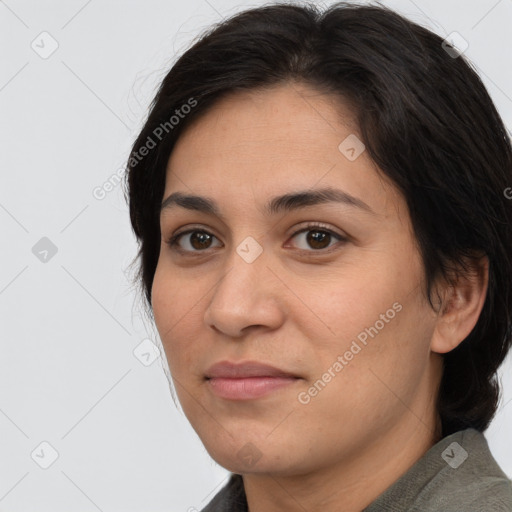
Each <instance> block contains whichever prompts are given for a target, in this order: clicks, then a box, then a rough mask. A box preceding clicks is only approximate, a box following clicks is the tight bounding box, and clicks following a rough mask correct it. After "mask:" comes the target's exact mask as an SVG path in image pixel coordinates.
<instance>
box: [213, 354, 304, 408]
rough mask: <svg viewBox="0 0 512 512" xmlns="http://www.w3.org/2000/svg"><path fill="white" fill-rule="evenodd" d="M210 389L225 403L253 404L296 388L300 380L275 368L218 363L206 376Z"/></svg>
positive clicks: (253, 363)
mask: <svg viewBox="0 0 512 512" xmlns="http://www.w3.org/2000/svg"><path fill="white" fill-rule="evenodd" d="M205 379H206V382H207V385H208V387H209V389H210V390H211V391H212V392H213V393H214V394H215V395H216V396H218V397H220V398H223V399H226V400H254V399H257V398H262V397H264V396H266V395H269V394H271V393H272V392H274V391H277V390H278V389H281V388H286V387H288V386H290V385H291V384H295V383H297V382H298V381H299V380H300V377H298V376H297V375H294V374H292V373H290V372H288V371H285V370H282V369H280V368H276V367H274V366H270V365H266V364H262V363H258V362H256V361H248V362H245V363H239V364H236V363H230V362H228V361H222V362H220V363H216V364H214V365H213V366H211V367H210V368H209V370H208V371H207V372H206V375H205Z"/></svg>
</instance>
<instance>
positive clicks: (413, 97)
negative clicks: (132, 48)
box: [125, 2, 512, 436]
mask: <svg viewBox="0 0 512 512" xmlns="http://www.w3.org/2000/svg"><path fill="white" fill-rule="evenodd" d="M442 43H443V40H442V38H441V37H439V36H438V35H436V34H434V33H433V32H431V31H429V30H427V29H425V28H423V27H421V26H419V25H417V24H415V23H413V22H411V21H409V20H407V19H406V18H404V17H402V16H400V15H399V14H397V13H395V12H394V11H392V10H389V9H387V8H385V7H381V6H367V5H366V6H365V5H356V4H354V3H350V4H349V3H345V2H340V3H338V4H335V5H333V6H330V7H329V8H328V9H327V10H325V11H324V12H322V11H320V10H319V9H318V7H316V6H315V5H312V4H304V5H283V4H275V5H267V6H264V7H260V8H256V9H250V10H247V11H244V12H241V13H239V14H237V15H235V16H233V17H231V18H230V19H227V20H225V21H223V22H221V23H219V24H218V25H216V26H213V27H211V29H209V30H208V31H207V32H206V33H204V34H203V35H202V36H201V37H200V38H199V39H198V40H197V41H195V42H194V44H193V45H192V46H191V47H190V49H188V50H187V51H186V52H185V53H184V54H183V55H182V56H181V57H180V58H179V59H178V60H177V61H176V63H175V64H174V65H173V66H172V69H171V70H170V71H169V72H168V74H167V75H166V76H165V78H164V80H163V82H162V84H161V86H160V88H159V90H158V93H157V95H156V97H155V99H154V100H153V102H152V104H151V107H150V112H149V116H148V118H147V121H146V123H145V125H144V127H143V129H142V131H141V132H140V134H139V136H138V137H137V140H136V141H135V143H134V145H133V148H132V151H131V153H130V157H129V160H128V166H127V171H128V172H127V174H126V176H127V180H126V184H125V185H126V190H127V192H125V194H126V195H127V200H128V201H129V208H130V218H131V223H132V227H133V231H134V233H135V235H136V237H137V241H138V242H139V252H138V254H137V258H136V260H137V261H138V262H139V264H140V266H139V270H138V274H137V278H136V279H137V283H139V285H140V287H141V292H142V295H143V296H144V298H145V300H146V302H147V304H146V305H147V306H148V308H149V310H151V288H152V283H153V277H154V274H155V269H156V265H157V262H158V257H159V251H160V223H159V214H160V205H161V202H162V199H163V193H164V188H165V175H166V174H165V172H166V165H167V162H168V160H169V157H170V154H171V151H172V149H173V147H174V145H175V143H176V141H177V140H178V137H179V135H180V133H181V132H182V131H183V129H184V128H185V127H187V126H189V125H190V123H191V122H192V121H194V120H195V119H198V118H199V117H200V116H202V115H204V114H205V113H206V112H207V111H208V109H209V108H211V107H212V106H213V105H214V104H215V103H216V102H217V101H219V99H221V98H222V97H223V96H225V95H226V94H231V93H234V92H236V91H240V90H246V89H258V88H259V89H262V88H265V87H271V86H275V85H279V84H285V83H289V82H292V81H293V82H299V83H303V84H306V85H309V86H311V87H313V88H315V89H316V90H319V91H320V92H325V93H328V94H331V95H333V96H337V97H338V98H339V99H340V100H341V101H346V102H349V104H350V105H351V106H352V108H353V109H354V111H355V113H356V114H357V121H358V126H359V128H360V134H361V137H362V139H363V142H364V144H365V145H366V149H367V151H368V152H369V155H370V157H371V158H372V159H373V160H374V162H375V163H376V164H377V165H378V167H379V168H380V169H381V170H382V171H383V172H384V173H385V174H386V175H387V176H388V177H389V178H390V179H391V180H392V181H393V182H394V184H395V185H396V186H397V187H398V189H399V190H400V191H401V193H402V194H403V196H404V197H405V199H406V201H407V205H408V208H409V214H410V218H411V221H412V224H413V227H414V233H415V236H416V239H417V242H418V247H419V248H420V252H421V255H422V259H423V263H424V267H425V277H426V282H427V289H426V290H425V293H426V295H427V296H428V298H429V301H430V304H431V305H432V301H431V298H430V297H431V291H432V285H433V283H434V282H435V280H436V279H437V278H438V277H439V276H442V277H445V278H447V279H449V278H450V276H452V274H453V272H452V270H453V269H457V268H458V269H459V270H462V271H464V270H465V269H466V265H465V262H466V261H467V258H470V259H471V258H473V257H474V256H475V255H477V254H479V253H485V254H486V255H487V257H488V258H489V262H490V266H489V286H488V292H487V297H486V300H485V304H484V307H483V310H482V313H481V315H480V318H479V320H478V322H477V324H476V326H475V328H474V329H473V331H472V332H471V333H470V335H469V336H468V337H467V338H466V339H465V340H464V341H463V342H462V343H461V344H460V345H459V346H458V347H457V348H456V349H454V350H453V351H451V352H449V353H447V354H445V355H444V356H443V358H444V372H443V377H442V381H441V385H440V390H439V396H438V403H437V408H438V412H439V414H440V417H441V421H442V429H443V436H446V435H449V434H451V433H453V432H455V431H457V430H461V429H464V428H468V427H473V428H475V429H477V430H480V431H483V430H485V429H486V428H487V427H488V425H489V423H490V421H491V419H492V418H493V416H494V414H495V412H496V408H497V404H498V398H499V385H498V382H497V379H496V372H497V369H498V367H499V366H500V364H501V363H502V361H503V360H504V358H505V356H506V354H507V351H508V350H509V348H510V345H511V338H512V328H511V306H512V302H511V300H512V296H511V288H512V259H511V255H512V203H511V201H510V200H508V199H507V198H506V197H504V190H505V189H506V188H507V187H510V186H512V148H511V144H510V140H509V138H508V135H507V132H506V129H505V127H504V124H503V122H502V120H501V118H500V116H499V114H498V112H497V110H496V108H495V106H494V104H493V102H492V100H491V98H490V97H489V94H488V93H487V91H486V89H485V87H484V85H483V84H482V82H481V80H480V79H479V77H478V75H477V73H476V72H475V71H474V69H473V67H472V65H471V63H470V62H469V61H468V60H467V59H466V58H465V57H464V56H463V55H460V56H458V57H457V56H455V57H454V56H453V54H452V55H450V53H449V52H448V51H446V46H445V45H443V44H442ZM185 105H188V107H187V108H185V107H184V106H185ZM171 117H172V119H171ZM144 148H146V149H145V150H144ZM432 307H434V306H433V305H432Z"/></svg>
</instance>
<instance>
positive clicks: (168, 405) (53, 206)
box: [0, 0, 512, 512]
mask: <svg viewBox="0 0 512 512" xmlns="http://www.w3.org/2000/svg"><path fill="white" fill-rule="evenodd" d="M263 3H265V2H259V1H253V2H240V1H231V0H189V1H187V2H178V1H169V0H150V1H141V0H140V1H133V0H131V1H126V0H125V1H122V2H121V1H120V0H89V1H87V0H67V1H64V0H60V1H57V0H52V1H49V0H47V1H44V2H42V1H35V0H25V1H23V0H5V1H0V48H1V50H0V52H1V62H2V66H1V67H0V108H1V119H2V123H1V128H0V130H1V132H0V140H1V152H0V162H1V164H0V165H1V170H0V173H1V187H0V229H1V233H2V240H3V242H2V246H1V249H2V251H1V254H2V257H1V265H0V315H1V317H0V339H1V344H2V345H1V354H2V357H1V358H0V461H1V462H0V510H2V511H10V512H20V511H24V512H26V511H34V510H37V511H39V512H46V511H52V512H64V511H66V512H69V511H70V510H72V511H74V512H78V511H84V512H88V511H91V512H93V511H97V510H100V511H103V512H107V511H112V512H113V511H123V512H130V511H152V512H158V511H173V512H179V511H189V512H193V511H194V510H196V509H197V510H200V509H201V508H202V507H203V506H204V505H205V504H206V503H207V501H208V500H209V499H211V497H212V496H213V494H214V493H215V492H216V491H217V490H218V489H219V487H220V486H222V485H223V484H224V483H225V479H226V476H227V472H226V471H225V470H224V469H223V468H220V467H219V466H218V465H217V464H216V463H215V462H213V461H212V460H211V459H210V457H209V456H208V454H207V453H206V451H205V449H204V448H203V446H202V444H201V442H200V440H199V439H198V437H197V436H196V434H195V432H194V431H193V430H192V428H191V427H190V425H189V424H188V421H187V420H186V418H185V417H184V415H183V413H182V412H181V410H180V409H177V408H176V406H175V404H174V403H173V401H172V398H171V394H170V391H169V385H168V381H167V378H166V375H165V370H166V366H165V363H164V364H162V359H160V358H158V357H156V356H158V354H157V353H156V352H155V351H153V352H152V347H154V345H153V344H151V342H153V343H156V344H159V340H158V339H157V336H156V331H155V330H154V329H152V328H151V326H149V325H147V322H144V321H143V316H142V313H141V309H140V303H138V301H137V300H136V299H137V298H136V296H135V294H134V291H133V289H132V288H131V287H130V276H131V275H130V274H129V272H128V264H129V263H130V262H131V260H132V258H133V257H134V255H135V252H136V244H135V239H134V236H133V234H132V232H131V228H130V225H129V218H128V210H127V206H126V204H125V201H124V198H123V195H122V190H121V187H120V186H117V187H114V188H113V190H111V191H109V192H108V193H106V194H105V197H104V198H103V199H97V198H96V197H95V195H94V193H93V192H94V190H97V188H98V187H102V186H103V184H104V183H105V182H107V181H108V180H109V179H111V178H112V176H113V175H115V174H116V173H117V172H118V170H119V169H122V168H123V166H124V164H125V160H126V157H127V154H128V150H129V148H130V144H131V143H132V142H133V140H134V138H135V136H136V135H137V132H138V130H139V129H140V127H141V123H142V121H143V119H144V117H145V115H146V111H147V107H148V104H149V102H150V100H151V99H152V97H153V94H154V92H155V88H156V86H157V85H158V84H159V82H160V81H161V79H162V78H163V76H164V75H165V73H166V72H167V70H168V69H169V67H170V66H171V65H172V63H173V62H174V61H175V59H176V58H177V56H179V55H180V54H181V53H182V52H183V51H184V50H185V49H186V48H187V47H188V45H189V43H190V42H191V41H192V39H193V38H194V37H196V36H197V35H198V34H199V33H200V32H201V31H202V30H203V29H205V28H206V27H208V26H209V25H211V24H212V23H215V22H218V21H220V20H221V19H222V18H223V17H227V16H229V15H231V14H233V13H235V12H237V11H239V10H241V9H243V8H246V7H251V6H256V5H262V4H263ZM330 3H332V2H323V4H324V5H327V4H330ZM383 3H384V4H385V5H387V6H390V7H393V8H395V9H396V10H398V11H399V12H401V13H402V14H404V15H406V16H407V17H408V18H410V19H411V20H413V21H415V22H417V23H420V24H422V25H424V26H427V27H430V28H431V29H433V30H434V31H435V32H437V33H438V34H440V35H441V36H443V37H446V36H447V35H448V34H450V33H452V32H453V31H456V32H458V33H459V34H461V36H462V37H463V38H464V39H465V40H466V41H467V42H468V43H469V47H468V49H467V50H466V51H465V55H466V56H468V57H469V58H470V59H471V60H472V62H473V63H474V65H475V66H476V67H477V70H478V72H479V73H480V76H481V77H482V79H483V81H484V83H485V85H486V86H487V88H488V91H489V93H490V94H491V96H492V98H493V100H494V101H495V103H496V105H497V107H498V110H499V111H500V113H501V115H502V117H503V119H504V121H505V123H506V124H507V126H508V127H509V129H510V127H511V126H512V66H511V57H510V48H512V31H511V28H512V0H500V1H496V0H479V1H472V2H464V3H462V2H456V1H446V0H442V1H437V0H436V1H434V0H431V1H428V2H427V1H424V0H423V1H422V0H415V1H412V0H403V1H393V2H383ZM52 51H53V53H52ZM510 185H511V186H512V183H511V184H510ZM41 239H43V240H41ZM55 251H56V252H55ZM144 340H150V341H144ZM141 343H142V344H141ZM155 357H156V359H155ZM149 363H151V364H149ZM511 367H512V363H511V360H510V358H509V359H508V361H507V364H506V366H505V367H503V368H502V372H501V375H502V377H503V382H504V386H505V390H504V397H503V400H502V403H501V406H500V411H499V413H498V414H497V416H496V419H495V420H494V422H493V423H492V425H491V427H490V428H489V430H488V431H487V432H486V437H487V439H488V440H489V444H490V446H491V450H492V452H493V454H494V456H495V457H496V459H497V460H498V462H499V463H500V465H501V466H502V468H503V469H504V470H505V472H507V474H508V475H509V476H510V475H512V446H511V442H510V432H511V431H512V428H511V427H512V405H510V403H509V401H512V379H511V377H510V375H511V371H510V370H511ZM507 403H508V405H507ZM41 443H44V444H41ZM46 443H47V444H46ZM54 459H55V460H54ZM42 466H48V467H47V468H46V469H44V468H43V467H42Z"/></svg>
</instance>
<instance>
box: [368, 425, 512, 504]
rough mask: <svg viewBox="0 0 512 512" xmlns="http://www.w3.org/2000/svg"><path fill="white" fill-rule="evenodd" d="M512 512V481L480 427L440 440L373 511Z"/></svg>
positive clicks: (391, 488)
mask: <svg viewBox="0 0 512 512" xmlns="http://www.w3.org/2000/svg"><path fill="white" fill-rule="evenodd" d="M377 510H378V511H379V512H386V511H393V512H395V511H398V510H400V511H402V510H404V511H405V510H407V511H408V512H483V511H485V512H512V482H511V481H510V480H509V479H508V477H507V475H505V473H504V472H503V471H502V469H501V468H500V466H499V465H498V463H497V462H496V460H495V459H494V457H493V456H492V454H491V452H490V449H489V446H488V443H487V440H486V438H485V437H484V435H483V434H482V433H481V432H479V431H477V430H475V429H471V428H469V429H466V430H461V431H459V432H456V433H454V434H451V435H449V436H447V437H445V438H443V439H441V440H440V441H439V442H438V443H436V444H435V445H434V446H432V448H430V450H428V452H427V453H426V454H425V455H424V456H423V457H422V458H421V459H420V460H419V461H417V462H416V464H414V465H413V466H412V468H410V469H409V471H407V472H406V473H405V474H404V475H403V476H402V477H401V478H399V479H398V480H397V481H396V482H395V483H394V484H393V485H391V487H389V488H388V489H387V490H386V491H385V492H384V493H383V494H382V495H381V496H379V497H378V498H377V500H376V501H375V502H374V503H372V505H370V507H369V508H368V509H366V511H367V512H374V511H377Z"/></svg>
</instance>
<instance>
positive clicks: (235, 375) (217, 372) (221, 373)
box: [206, 361, 298, 379]
mask: <svg viewBox="0 0 512 512" xmlns="http://www.w3.org/2000/svg"><path fill="white" fill-rule="evenodd" d="M248 377H292V378H293V377H295V378H298V376H297V375H294V374H292V373H290V372H287V371H285V370H281V369H279V368H275V367H274V366H270V365H266V364H262V363H258V362H256V361H247V362H245V363H230V362H229V361H221V362H220V363H216V364H214V365H213V366H211V367H210V368H209V369H208V370H207V372H206V378H207V379H212V378H225V379H243V378H248Z"/></svg>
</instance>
